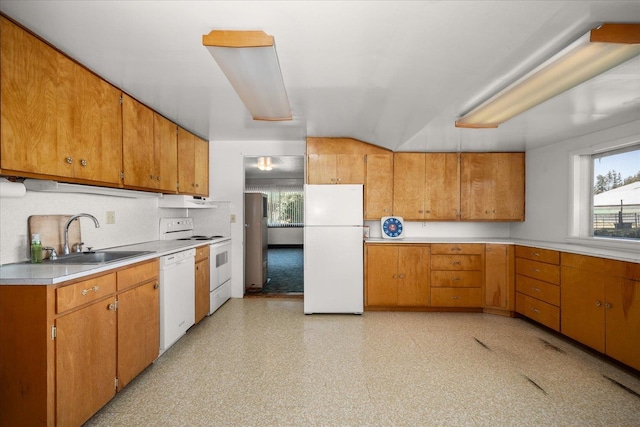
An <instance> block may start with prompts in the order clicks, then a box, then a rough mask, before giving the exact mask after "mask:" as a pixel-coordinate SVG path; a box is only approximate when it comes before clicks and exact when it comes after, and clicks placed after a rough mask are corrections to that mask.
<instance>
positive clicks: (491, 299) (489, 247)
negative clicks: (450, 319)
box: [484, 243, 515, 315]
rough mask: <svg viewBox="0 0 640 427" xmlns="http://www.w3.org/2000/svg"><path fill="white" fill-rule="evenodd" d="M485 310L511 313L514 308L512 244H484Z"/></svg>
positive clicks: (513, 252) (505, 313) (496, 312)
mask: <svg viewBox="0 0 640 427" xmlns="http://www.w3.org/2000/svg"><path fill="white" fill-rule="evenodd" d="M485 246H486V247H485V281H484V286H485V288H484V307H485V309H486V310H485V311H491V312H492V313H495V314H503V315H512V314H513V311H514V310H515V271H514V269H515V258H514V256H515V249H514V247H513V245H505V244H495V243H494V244H486V245H485Z"/></svg>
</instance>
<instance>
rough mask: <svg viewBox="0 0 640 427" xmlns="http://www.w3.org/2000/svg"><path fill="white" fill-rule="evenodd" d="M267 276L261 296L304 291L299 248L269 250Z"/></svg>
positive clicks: (273, 248)
mask: <svg viewBox="0 0 640 427" xmlns="http://www.w3.org/2000/svg"><path fill="white" fill-rule="evenodd" d="M267 256H268V263H269V265H268V268H267V276H268V277H269V281H268V282H267V284H266V285H265V286H264V287H263V288H262V292H261V293H262V294H291V293H302V292H303V291H304V265H303V259H304V257H303V252H302V248H300V247H295V248H292V247H282V248H279V247H272V248H269V251H268V253H267Z"/></svg>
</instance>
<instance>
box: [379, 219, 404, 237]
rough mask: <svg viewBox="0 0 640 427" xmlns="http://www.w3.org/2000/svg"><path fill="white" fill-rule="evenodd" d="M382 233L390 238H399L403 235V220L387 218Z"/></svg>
mask: <svg viewBox="0 0 640 427" xmlns="http://www.w3.org/2000/svg"><path fill="white" fill-rule="evenodd" d="M382 232H383V233H384V234H386V235H387V236H389V237H399V236H400V235H401V234H402V220H400V219H398V218H394V217H389V218H386V219H385V220H384V221H383V222H382Z"/></svg>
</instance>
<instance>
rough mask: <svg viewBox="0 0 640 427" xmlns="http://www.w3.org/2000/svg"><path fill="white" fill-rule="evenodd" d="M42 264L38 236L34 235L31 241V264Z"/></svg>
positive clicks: (40, 245) (40, 244)
mask: <svg viewBox="0 0 640 427" xmlns="http://www.w3.org/2000/svg"><path fill="white" fill-rule="evenodd" d="M41 262H42V243H40V235H39V234H34V235H33V236H32V239H31V263H32V264H39V263H41Z"/></svg>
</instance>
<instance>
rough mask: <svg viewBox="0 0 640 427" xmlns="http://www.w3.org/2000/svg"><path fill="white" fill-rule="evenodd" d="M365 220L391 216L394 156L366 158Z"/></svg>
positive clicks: (367, 156)
mask: <svg viewBox="0 0 640 427" xmlns="http://www.w3.org/2000/svg"><path fill="white" fill-rule="evenodd" d="M365 165H366V170H365V183H364V219H365V220H375V219H380V218H382V217H383V216H388V215H391V211H392V206H393V154H391V153H387V154H367V155H366V157H365Z"/></svg>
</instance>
